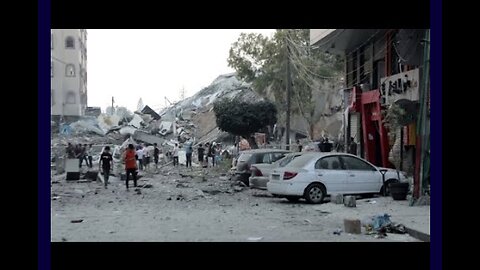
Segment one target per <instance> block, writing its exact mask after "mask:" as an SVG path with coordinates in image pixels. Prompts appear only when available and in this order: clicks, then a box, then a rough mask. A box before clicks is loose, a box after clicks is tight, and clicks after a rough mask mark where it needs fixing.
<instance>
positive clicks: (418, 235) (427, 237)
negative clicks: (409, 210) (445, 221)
mask: <svg viewBox="0 0 480 270" xmlns="http://www.w3.org/2000/svg"><path fill="white" fill-rule="evenodd" d="M405 230H406V231H407V233H408V234H409V235H410V236H412V237H414V238H416V239H418V240H420V241H423V242H430V235H429V234H426V233H424V232H420V231H417V230H414V229H412V228H408V227H405Z"/></svg>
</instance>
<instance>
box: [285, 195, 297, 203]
mask: <svg viewBox="0 0 480 270" xmlns="http://www.w3.org/2000/svg"><path fill="white" fill-rule="evenodd" d="M285 198H287V200H288V201H289V202H298V200H300V197H296V196H287V197H285Z"/></svg>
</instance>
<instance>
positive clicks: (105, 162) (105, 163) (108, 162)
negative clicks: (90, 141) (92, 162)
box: [98, 145, 113, 188]
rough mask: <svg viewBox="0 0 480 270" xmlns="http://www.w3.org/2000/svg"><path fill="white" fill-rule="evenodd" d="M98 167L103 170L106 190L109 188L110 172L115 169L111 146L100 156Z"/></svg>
mask: <svg viewBox="0 0 480 270" xmlns="http://www.w3.org/2000/svg"><path fill="white" fill-rule="evenodd" d="M98 167H99V169H100V168H101V170H102V174H103V179H104V184H105V188H107V185H108V177H109V176H110V170H111V168H113V157H112V154H110V146H108V145H107V146H105V148H104V150H103V153H102V154H101V155H100V163H99V164H98Z"/></svg>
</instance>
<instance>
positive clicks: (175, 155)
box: [172, 143, 178, 166]
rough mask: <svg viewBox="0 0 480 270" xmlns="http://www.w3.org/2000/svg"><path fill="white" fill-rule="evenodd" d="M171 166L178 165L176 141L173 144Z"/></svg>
mask: <svg viewBox="0 0 480 270" xmlns="http://www.w3.org/2000/svg"><path fill="white" fill-rule="evenodd" d="M172 155H173V166H177V165H178V143H176V144H175V147H173V152H172Z"/></svg>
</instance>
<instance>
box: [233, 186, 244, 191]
mask: <svg viewBox="0 0 480 270" xmlns="http://www.w3.org/2000/svg"><path fill="white" fill-rule="evenodd" d="M233 190H234V191H236V192H240V191H242V190H243V188H242V187H239V186H234V187H233Z"/></svg>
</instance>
